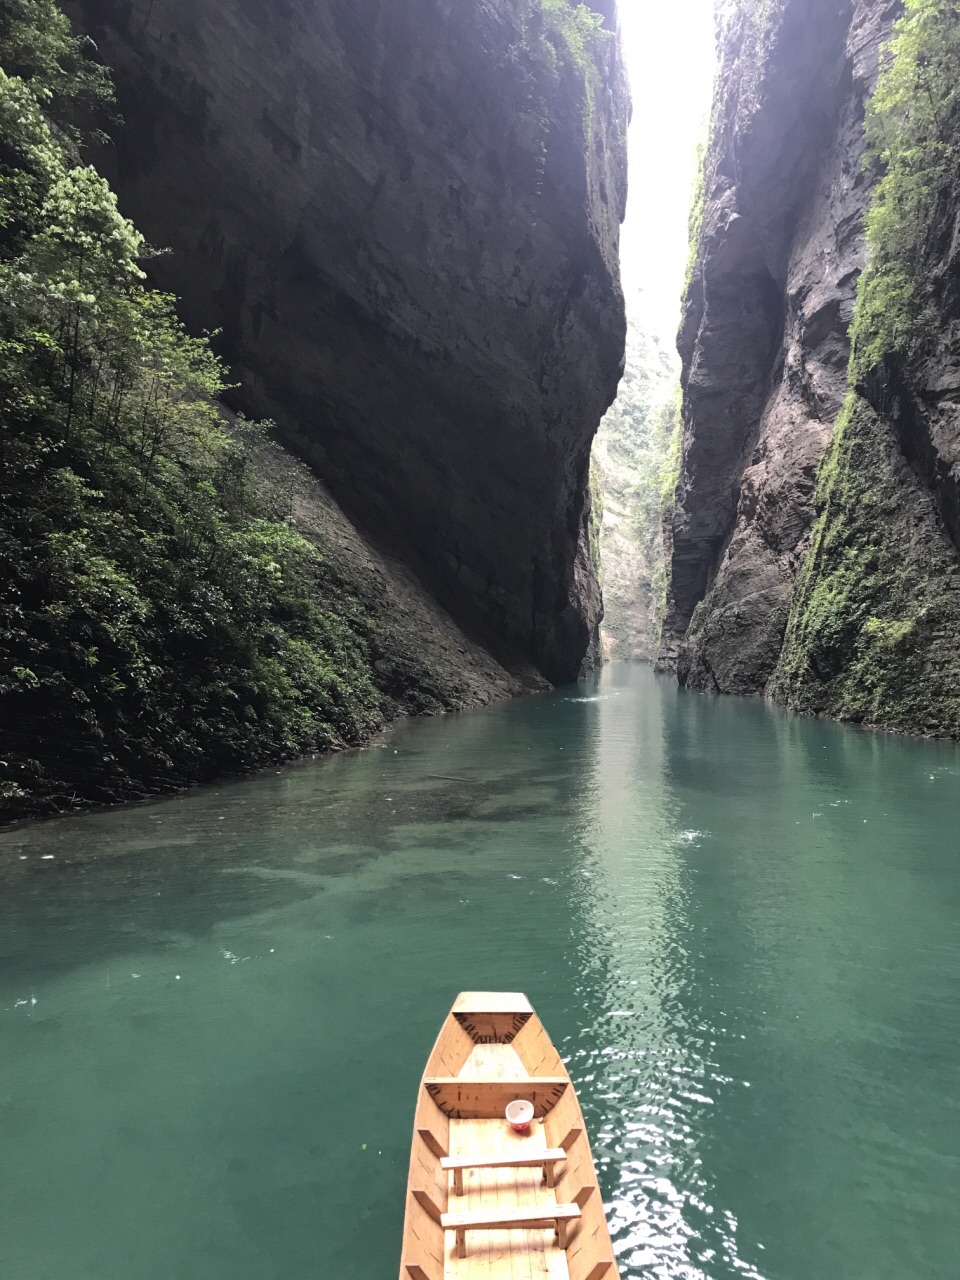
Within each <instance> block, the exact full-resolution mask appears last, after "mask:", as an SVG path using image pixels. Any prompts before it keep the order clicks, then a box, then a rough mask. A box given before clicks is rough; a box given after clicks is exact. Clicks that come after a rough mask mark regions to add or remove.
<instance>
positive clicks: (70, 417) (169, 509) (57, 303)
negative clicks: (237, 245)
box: [0, 0, 379, 814]
mask: <svg viewBox="0 0 960 1280" xmlns="http://www.w3.org/2000/svg"><path fill="white" fill-rule="evenodd" d="M0 64H2V68H3V69H2V70H0V559H2V561H3V562H4V564H5V565H6V566H7V567H8V568H7V571H6V572H5V573H4V574H3V576H2V578H0V756H2V757H3V761H2V763H0V798H3V799H4V801H5V808H6V811H7V813H8V814H10V813H16V812H26V811H29V810H31V809H35V808H43V807H46V808H56V807H63V806H65V805H68V804H71V803H77V802H82V801H88V800H97V799H110V798H115V797H120V796H126V795H136V794H142V793H144V792H146V791H149V790H154V789H158V788H162V787H164V786H169V785H171V784H182V783H184V782H189V781H192V780H195V779H199V778H203V777H209V776H211V775H212V774H214V773H215V772H217V771H222V770H224V769H239V768H244V767H249V766H251V765H256V764H258V763H263V762H266V761H267V760H270V759H274V758H277V757H278V756H281V755H285V754H292V753H296V752H302V751H305V750H309V749H311V748H313V747H316V746H320V745H328V744H334V743H340V742H345V741H346V742H349V741H356V740H358V738H359V737H360V736H361V735H362V734H363V733H364V732H365V731H366V730H368V729H369V728H370V727H371V726H373V725H374V724H376V723H377V721H378V717H379V697H378V694H377V691H376V689H375V687H374V685H373V682H372V679H371V673H370V655H369V651H368V645H367V641H366V639H365V637H364V627H363V620H362V618H359V617H357V616H353V617H351V616H350V614H351V604H350V602H349V601H346V602H345V607H344V610H343V613H345V614H346V615H347V617H344V616H342V614H339V615H338V614H334V613H332V612H330V611H326V610H324V609H323V608H322V607H321V606H320V604H319V602H318V592H317V584H318V582H319V581H320V579H321V577H322V575H323V573H324V566H323V565H322V564H321V563H320V560H319V557H318V555H317V553H316V551H315V550H314V548H313V546H312V545H311V544H310V543H309V542H307V541H306V540H304V539H303V538H302V537H301V536H300V535H299V534H297V533H296V532H295V531H294V530H293V529H292V528H290V527H289V526H288V525H286V524H284V523H279V522H277V521H276V520H271V519H269V518H268V513H266V512H264V511H262V510H260V509H258V504H257V502H256V500H255V499H254V497H253V492H252V489H251V486H250V484H249V482H248V477H247V457H246V452H245V449H244V448H243V445H242V443H238V442H237V440H235V439H233V438H231V436H229V435H228V434H227V433H226V432H225V430H224V428H223V422H222V418H221V415H220V412H219V409H218V407H217V398H218V396H219V395H220V393H221V392H222V391H223V389H224V386H225V373H224V370H223V368H222V366H221V364H220V362H219V360H218V359H217V358H216V356H215V355H214V354H213V352H212V350H211V349H210V346H209V344H208V342H207V340H206V339H199V338H194V337H192V336H190V335H189V334H188V333H187V332H186V331H185V329H184V328H183V326H182V325H181V323H180V321H179V320H178V318H177V315H176V309H175V300H174V299H173V298H171V297H169V296H168V295H165V294H161V293H158V292H154V291H152V290H150V289H148V288H146V287H145V284H144V273H143V270H142V268H141V266H140V262H141V260H142V258H143V256H144V242H143V239H142V237H141V236H140V234H139V233H138V232H137V231H136V229H135V228H134V227H133V226H132V224H131V223H130V222H128V221H127V220H126V219H124V218H123V217H122V216H121V215H120V213H119V211H118V209H117V203H116V199H115V197H114V195H113V193H112V191H111V190H110V188H109V186H108V185H107V183H106V182H105V181H104V180H103V179H102V178H101V177H100V176H99V175H98V174H97V173H96V172H95V170H94V169H92V168H91V167H89V166H86V165H83V164H82V163H80V162H79V156H78V153H77V150H76V140H77V137H78V136H79V134H78V133H72V134H71V133H70V129H71V125H70V120H71V113H72V112H73V111H74V110H75V109H76V108H77V106H78V102H80V100H81V99H84V98H89V97H91V96H92V95H94V94H96V93H98V92H101V91H102V88H103V82H102V78H101V77H100V74H99V72H97V71H96V70H95V69H93V68H91V67H89V66H87V64H86V63H85V61H84V58H83V50H82V48H81V46H80V45H79V43H78V42H77V41H75V40H73V38H72V37H71V36H70V32H69V27H68V26H67V24H66V20H65V19H63V18H62V15H60V14H59V11H58V10H57V9H56V8H55V6H54V5H53V4H52V3H48V2H47V0H17V3H15V4H13V5H12V6H8V7H7V8H6V9H5V10H4V16H3V20H2V24H0ZM80 105H83V104H82V102H81V103H80ZM54 121H57V122H59V123H57V124H55V123H54ZM251 430H252V428H251ZM353 613H354V615H355V613H356V611H355V610H353Z"/></svg>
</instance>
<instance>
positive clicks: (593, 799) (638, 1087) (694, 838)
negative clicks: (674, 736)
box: [570, 702, 764, 1280]
mask: <svg viewBox="0 0 960 1280" xmlns="http://www.w3.org/2000/svg"><path fill="white" fill-rule="evenodd" d="M640 713H641V716H642V717H643V723H641V724H640V725H638V724H637V707H636V706H635V705H631V707H630V709H629V713H628V714H627V715H624V714H623V709H622V707H618V706H617V704H616V703H607V704H606V705H604V706H602V707H599V708H598V709H597V721H596V724H595V729H594V735H593V743H594V746H595V754H594V759H593V765H592V768H593V776H592V786H591V787H590V788H589V789H588V791H587V792H586V793H585V799H586V802H587V803H586V808H585V812H584V814H583V820H582V824H581V829H580V836H581V839H582V841H583V845H584V848H585V849H586V850H587V851H588V856H589V864H590V868H591V870H592V872H593V874H594V876H595V879H594V881H593V883H592V884H591V886H590V888H589V890H585V891H584V892H582V894H581V895H580V904H579V905H580V907H581V909H582V910H583V911H584V912H585V915H586V916H587V918H588V920H590V921H591V922H592V927H590V925H588V926H587V927H586V928H585V929H584V930H583V937H584V938H585V939H590V940H592V941H593V942H594V944H595V945H596V946H598V947H600V948H602V950H603V952H604V955H603V960H602V965H603V966H604V967H605V969H606V975H605V983H604V990H605V996H606V1001H607V1003H608V1004H609V1006H611V1007H609V1008H607V1009H606V1010H605V1011H604V1012H603V1013H600V1014H598V1016H597V1017H596V1018H595V1019H594V1020H593V1022H592V1023H591V1024H590V1025H589V1028H588V1029H586V1030H585V1032H582V1033H581V1037H580V1043H579V1044H578V1046H577V1047H576V1049H575V1050H574V1051H573V1054H572V1056H571V1061H570V1069H571V1072H572V1073H573V1075H574V1078H575V1080H576V1081H577V1083H578V1086H579V1085H580V1084H581V1083H586V1084H588V1085H589V1095H590V1099H591V1103H592V1109H593V1110H594V1112H595V1113H597V1116H596V1120H594V1119H593V1118H592V1117H591V1118H590V1120H589V1121H588V1123H589V1127H590V1131H591V1133H592V1134H593V1142H594V1151H595V1155H596V1158H597V1163H598V1166H599V1167H601V1168H603V1170H604V1173H610V1172H612V1171H614V1170H615V1171H616V1181H615V1184H614V1187H613V1191H612V1196H610V1198H609V1201H608V1204H607V1209H608V1220H609V1223H610V1228H611V1234H612V1237H613V1241H614V1247H615V1249H616V1252H617V1257H618V1260H619V1263H620V1265H621V1267H622V1268H623V1269H624V1270H625V1271H626V1272H627V1273H628V1274H629V1275H637V1276H646V1275H650V1276H656V1277H658V1278H660V1280H668V1278H671V1280H672V1278H673V1277H676V1278H677V1280H710V1277H711V1276H712V1275H715V1274H717V1272H716V1270H715V1268H716V1267H717V1266H718V1265H719V1266H721V1267H723V1268H725V1271H724V1274H738V1275H743V1276H746V1277H750V1280H764V1278H763V1276H762V1273H761V1272H760V1271H759V1270H757V1268H756V1267H755V1266H754V1265H752V1264H751V1263H750V1262H749V1261H748V1260H747V1259H746V1258H744V1257H743V1256H742V1255H741V1252H740V1249H739V1244H738V1238H737V1237H738V1228H737V1220H736V1217H735V1215H734V1213H733V1211H732V1209H731V1208H730V1207H729V1206H725V1205H722V1204H721V1205H718V1204H716V1203H715V1188H714V1187H712V1186H711V1184H710V1181H709V1179H708V1178H707V1177H706V1176H704V1171H703V1162H702V1160H701V1158H700V1155H699V1152H698V1136H699V1135H700V1134H701V1133H702V1132H703V1130H704V1126H705V1121H704V1116H705V1112H706V1110H707V1109H709V1108H711V1107H713V1106H714V1104H715V1101H716V1098H717V1095H718V1093H719V1091H721V1090H724V1089H729V1088H732V1087H736V1084H737V1082H736V1081H734V1080H732V1079H731V1078H730V1077H729V1076H726V1075H724V1074H723V1073H722V1072H721V1071H720V1070H719V1066H718V1063H717V1062H716V1060H715V1059H714V1057H713V1056H712V1055H711V1049H712V1048H713V1047H714V1043H715V1041H714V1038H713V1037H714V1034H715V1029H714V1028H712V1027H710V1026H709V1025H706V1024H704V1025H702V1026H691V1025H690V1020H689V1014H688V1013H684V1012H682V1008H683V1004H684V1003H685V1001H684V996H685V992H684V987H685V985H687V984H688V982H689V978H688V970H689V965H690V954H689V945H688V940H689V935H690V924H689V921H688V919H687V917H686V914H685V902H686V898H687V895H688V894H689V892H690V885H689V881H688V873H687V870H686V867H685V864H684V862H683V860H682V855H681V854H680V852H679V850H678V846H680V847H681V848H682V847H683V846H691V845H696V844H699V843H700V842H701V841H703V840H704V839H706V838H708V837H709V835H710V833H709V832H707V831H703V830H698V829H691V828H685V827H683V825H682V823H681V821H680V818H681V814H680V806H679V805H678V804H677V803H675V801H674V798H673V796H672V792H671V786H670V781H669V778H668V777H667V775H666V771H665V769H664V768H663V743H664V732H663V726H662V724H661V723H660V718H661V716H662V708H661V706H660V704H659V703H654V702H651V703H650V704H648V705H646V706H643V707H642V708H641V709H640ZM638 736H639V737H640V738H641V739H642V740H643V742H644V773H643V776H642V778H641V779H640V780H639V786H638V779H637V776H636V764H637V762H636V758H635V755H634V752H633V751H632V750H631V744H632V743H634V742H635V741H636V739H637V737H638ZM627 795H629V796H630V801H629V803H625V797H626V796H627ZM592 967H593V966H588V969H587V971H588V972H589V971H590V969H591V968H592ZM591 985H592V984H591ZM598 1103H599V1104H605V1105H600V1106H598V1105H597V1104H598ZM608 1185H609V1183H608ZM757 1247H759V1248H761V1249H762V1247H763V1246H762V1244H760V1243H759V1242H757ZM698 1263H702V1264H703V1266H700V1265H698ZM704 1268H708V1269H704Z"/></svg>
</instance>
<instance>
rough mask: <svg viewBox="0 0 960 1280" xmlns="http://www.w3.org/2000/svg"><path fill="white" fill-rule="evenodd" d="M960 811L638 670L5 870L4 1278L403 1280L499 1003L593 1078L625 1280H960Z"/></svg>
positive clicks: (893, 769)
mask: <svg viewBox="0 0 960 1280" xmlns="http://www.w3.org/2000/svg"><path fill="white" fill-rule="evenodd" d="M958 780H960V765H958V756H957V752H956V750H955V749H954V748H951V747H944V746H937V745H935V744H930V743H910V742H903V741H900V740H896V739H892V738H881V737H877V736H873V735H868V734H863V733H858V732H856V731H851V730H844V729H840V728H838V727H836V726H831V725H822V724H816V723H811V722H808V721H801V720H796V719H793V718H791V717H788V716H784V715H782V714H780V713H778V712H776V711H774V710H772V709H770V708H768V707H765V706H763V705H762V704H760V703H751V702H737V701H735V700H725V699H710V698H701V697H697V696H695V695H689V694H684V693H682V692H680V691H678V690H677V689H676V688H675V687H674V686H673V685H672V684H670V683H669V682H668V681H665V680H660V679H657V678H655V677H653V675H652V674H651V673H650V672H648V671H645V670H641V669H637V668H627V667H619V668H613V669H608V670H607V671H605V672H604V674H603V676H602V677H601V678H599V679H598V680H595V681H591V682H586V683H584V684H583V685H581V686H578V687H577V688H575V689H573V690H566V691H563V690H561V691H558V692H557V693H556V694H553V695H550V696H546V697H542V698H534V699H530V700H527V701H524V702H519V703H514V704H510V705H507V706H501V707H495V708H490V709H488V710H486V711H482V712H477V713H472V714H468V715H464V716H459V717H448V718H444V719H441V720H436V721H432V722H421V723H411V724H406V725H403V726H400V727H398V729H397V730H396V731H395V732H394V733H393V734H391V735H389V736H388V737H387V738H386V739H385V740H384V742H383V743H382V744H380V745H379V746H378V747H376V748H373V749H371V750H368V751H365V752H362V753H359V754H354V755H350V756H346V755H345V756H343V757H340V758H337V759H333V760H328V761H323V762H321V761H317V762H314V763H310V762H307V763H306V764H304V765H300V766H296V767H294V768H290V769H285V770H283V771H281V772H279V773H275V774H269V775H265V776H263V777H260V778H257V779H253V780H248V781H245V782H239V783H232V784H228V785H224V786H220V787H216V788H208V789H204V790H201V791H197V792H194V793H191V794H189V795H186V796H183V797H178V798H175V799H173V800H170V801H167V802H164V803H162V804H157V805H154V806H149V807H144V808H139V809H131V810H126V811H122V812H117V813H111V814H102V815H91V816H90V817H87V818H84V819H82V820H72V821H69V822H54V823H47V824H41V825H38V826H35V827H32V828H24V829H22V830H20V831H15V832H8V833H6V834H3V835H0V1044H2V1054H3V1072H2V1075H0V1121H2V1125H3V1134H4V1155H5V1159H4V1160H3V1161H0V1274H2V1275H3V1276H6V1275H10V1276H16V1277H17V1280H49V1277H51V1276H57V1277H69V1280H75V1278H76V1280H80V1278H81V1277H87V1276H90V1277H95V1278H96V1280H161V1278H162V1280H169V1277H170V1276H171V1275H176V1276H194V1275H200V1274H202V1275H203V1276H204V1280H270V1278H271V1277H274V1276H276V1277H277V1278H278V1280H279V1277H281V1276H282V1277H284V1280H286V1278H287V1277H289V1276H291V1275H312V1274H315V1273H316V1259H317V1257H318V1256H323V1258H324V1265H325V1267H326V1268H327V1269H328V1273H329V1274H331V1275H334V1274H336V1275H350V1276H357V1277H358V1278H359V1280H363V1278H364V1277H368V1276H369V1277H371V1278H372V1277H374V1276H380V1275H384V1274H387V1275H389V1274H391V1272H392V1270H393V1269H395V1266H396V1251H397V1248H398V1242H399V1237H400V1216H401V1213H402V1194H403V1184H404V1178H405V1173H406V1159H407V1154H408V1144H409V1123H410V1110H411V1107H412V1102H413V1096H414V1090H415V1085H416V1080H417V1078H418V1076H419V1073H420V1071H421V1069H422V1065H423V1062H424V1060H425V1058H426V1054H427V1051H428V1049H429V1045H430V1043H431V1041H432V1039H433V1036H434V1035H435V1033H436V1030H437V1027H438V1025H439V1022H440V1020H441V1018H442V1015H443V1012H444V1011H445V1009H446V1008H448V1007H449V1003H450V1000H451V998H452V996H453V994H454V993H455V992H456V991H457V990H458V989H460V988H481V989H482V988H486V987H489V988H502V989H520V990H526V991H527V992H528V993H529V994H530V996H531V997H532V999H533V1000H534V1002H535V1004H536V1005H537V1007H538V1010H539V1012H540V1014H541V1016H542V1017H543V1019H544V1021H545V1023H546V1025H547V1026H548V1028H549V1029H550V1031H551V1033H552V1034H553V1036H554V1038H555V1039H556V1040H557V1042H558V1044H559V1045H560V1046H561V1048H562V1051H563V1052H564V1054H565V1056H567V1057H568V1059H569V1064H570V1069H571V1073H572V1074H573V1076H574V1078H575V1080H576V1082H577V1086H578V1089H579V1090H580V1094H581V1098H582V1101H583V1104H584V1111H585V1113H586V1116H587V1122H588V1125H589V1127H590V1132H591V1136H592V1138H593V1143H594V1149H595V1153H596V1155H597V1162H598V1167H599V1171H600V1177H601V1182H602V1190H603V1193H604V1198H605V1201H606V1202H607V1204H608V1205H609V1207H610V1218H611V1225H612V1228H613V1231H614V1236H615V1244H616V1248H617V1251H618V1256H619V1259H620V1263H621V1270H622V1274H623V1276H624V1280H640V1278H641V1277H643V1278H644V1280H653V1278H654V1277H657V1278H662V1280H668V1278H673V1277H683V1280H730V1278H731V1277H734V1276H740V1277H742V1276H749V1277H757V1278H758V1280H759V1278H760V1277H763V1280H781V1278H782V1280H823V1277H825V1276H844V1277H846V1276H850V1277H853V1276H870V1280H903V1277H904V1276H908V1275H909V1276H914V1275H916V1276H921V1275H922V1276H931V1277H938V1278H939V1277H941V1276H943V1277H946V1276H948V1275H952V1274H954V1273H955V1261H954V1260H955V1257H956V1254H957V1251H958V1249H960V1197H958V1196H957V1195H956V1194H955V1192H956V1188H957V1186H958V1185H960V1176H958V1175H960V1168H958V1160H957V1152H958V1151H960V1103H958V1091H957V1089H956V1067H955V1051H956V1044H957V1043H958V1040H960V996H958V991H960V983H958V979H960V930H958V929H957V922H958V919H960V878H958V876H957V873H956V868H957V857H958V854H960V849H958V847H957V840H958V837H957V832H958V825H957V821H956V819H957V803H956V797H957V784H958Z"/></svg>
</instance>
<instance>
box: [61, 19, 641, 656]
mask: <svg viewBox="0 0 960 1280" xmlns="http://www.w3.org/2000/svg"><path fill="white" fill-rule="evenodd" d="M596 7H597V8H598V10H600V11H602V10H603V8H604V5H603V4H602V3H598V5H597V6H596ZM609 7H610V6H607V8H608V9H609ZM72 14H73V17H74V19H75V21H76V23H77V24H78V25H79V26H80V27H81V28H82V29H83V30H85V31H86V32H88V33H89V34H90V35H91V36H92V37H93V38H94V39H95V41H96V43H97V45H98V49H99V52H100V55H101V56H102V57H103V59H104V60H105V61H106V62H107V63H108V64H109V65H110V66H111V67H112V69H113V70H114V73H115V77H116V82H117V101H118V108H119V112H120V115H121V116H122V118H123V122H124V123H123V126H122V127H121V128H120V129H118V130H117V131H116V144H115V146H114V148H113V149H112V151H111V152H108V153H106V154H105V156H104V157H103V164H104V166H105V167H106V169H107V171H108V174H109V176H110V178H111V180H112V181H113V183H114V184H115V186H116V188H117V190H118V192H119V197H120V203H121V208H122V209H123V211H124V212H125V213H127V214H128V215H129V216H130V217H132V218H133V219H134V221H135V222H136V223H137V224H138V226H140V227H141V228H142V229H143V230H144V232H145V233H146V234H147V235H148V236H149V238H150V239H151V240H152V242H153V243H155V244H157V245H160V246H164V247H169V248H170V249H171V250H172V252H171V253H170V254H169V255H167V256H164V257H161V258H158V259H157V260H156V261H155V263H154V264H153V265H152V267H151V272H152V275H153V276H154V278H155V280H156V282H157V283H158V284H160V285H161V286H162V287H164V288H167V289H169V290H171V291H172V292H175V293H176V294H177V295H178V296H179V297H180V298H181V299H182V309H183V314H184V316H185V318H186V320H187V322H188V324H189V325H190V326H191V327H193V328H197V329H200V328H205V329H219V330H220V336H219V338H218V343H219V349H220V350H221V352H222V354H223V356H224V357H225V359H226V360H227V362H228V364H229V365H230V367H231V369H232V371H233V373H234V376H235V378H236V381H237V383H238V386H237V388H236V390H235V392H234V393H233V403H234V407H236V408H239V409H241V410H243V411H244V412H245V413H247V414H248V415H250V416H253V417H257V418H263V417H266V418H271V419H273V420H274V421H275V422H276V424H277V428H278V431H279V435H280V438H281V439H282V441H283V442H284V443H285V444H286V445H287V446H288V447H290V448H291V449H292V450H294V451H295V452H296V453H297V454H298V455H299V456H300V457H301V458H303V459H305V460H306V461H307V462H308V463H309V464H310V465H311V467H312V468H313V469H314V470H315V471H316V472H317V473H318V474H319V475H320V476H321V477H322V478H323V480H324V481H325V483H326V484H327V485H328V486H329V488H330V490H331V492H332V493H333V495H334V496H335V498H336V500H337V502H338V503H339V504H340V505H341V506H342V507H343V509H344V510H345V512H346V513H347V515H348V516H349V517H350V519H351V520H352V521H353V522H354V523H355V524H356V525H357V526H358V528H360V529H361V530H363V532H364V535H365V536H366V537H368V538H371V539H373V541H374V542H376V543H378V544H379V545H381V546H384V547H386V548H388V549H389V552H390V554H391V555H392V556H394V557H396V558H397V559H399V560H400V561H402V562H403V564H404V565H405V566H407V568H408V569H409V570H411V571H412V572H414V573H415V574H416V575H417V576H418V577H419V579H420V580H421V581H422V582H423V584H424V585H425V587H426V588H427V590H428V591H429V592H430V593H431V594H432V595H433V596H435V598H436V599H437V600H438V601H439V602H440V603H441V605H442V606H443V607H444V609H446V610H447V611H448V612H449V613H450V614H451V615H452V616H453V618H454V619H455V620H456V622H457V623H458V624H459V625H460V626H461V627H463V628H465V629H466V630H467V631H469V632H470V634H471V635H472V636H473V637H474V638H476V639H477V640H479V641H480V642H481V643H483V644H485V645H486V646H487V647H489V648H490V649H491V650H493V651H495V652H496V653H497V655H498V657H499V658H500V659H501V660H502V661H504V662H505V663H507V664H508V665H512V666H523V665H524V664H532V665H533V666H534V667H536V668H537V669H538V670H539V671H540V672H542V673H543V674H544V675H545V676H546V677H548V678H549V679H550V680H552V681H562V680H567V679H571V678H573V677H575V676H576V675H577V673H578V671H579V669H580V667H581V663H582V661H583V659H584V656H585V654H587V652H588V650H589V649H590V646H591V644H592V642H593V641H594V638H595V635H596V629H597V621H598V614H599V610H600V602H599V593H598V590H597V588H596V584H595V582H594V578H593V573H592V569H591V565H590V557H589V553H588V545H587V531H588V527H589V517H590V512H589V494H588V483H587V476H588V460H589V451H590V442H591V439H592V436H593V433H594V431H595V429H596V426H597V424H598V422H599V420H600V418H601V416H602V414H603V412H604V410H605V409H606V407H607V405H608V404H609V403H610V401H611V400H612V398H613V395H614V393H615V390H616V385H617V381H618V378H619V376H620V371H621V361H622V353H623V343H624V317H623V303H622V296H621V292H620V288H619V283H618V267H617V242H618V230H619V224H620V221H621V219H622V214H623V207H624V199H625V151H624V132H625V125H626V116H627V109H628V103H627V94H626V88H625V81H624V77H623V73H622V68H621V63H620V54H619V46H618V43H617V40H616V37H615V35H614V33H613V32H604V33H599V34H598V35H597V36H595V37H593V36H590V38H589V39H588V40H587V41H586V48H587V53H586V54H583V52H582V48H583V41H581V42H580V46H578V44H577V41H576V40H572V41H567V40H566V39H565V38H564V27H565V26H566V25H568V24H569V22H571V21H574V14H573V11H572V10H570V11H569V15H568V14H567V13H566V12H564V13H563V14H561V15H560V17H558V16H557V14H556V6H550V7H549V8H548V9H546V10H543V9H541V6H540V3H539V0H469V2H465V0H457V2H456V3H454V0H285V2H284V3H278V4H265V3H263V2H262V0H220V2H218V3H214V0H200V2H199V3H186V0H76V2H75V3H74V4H73V5H72ZM578 47H579V48H580V49H581V52H580V53H578V52H577V50H578ZM591 51H592V52H591Z"/></svg>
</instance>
